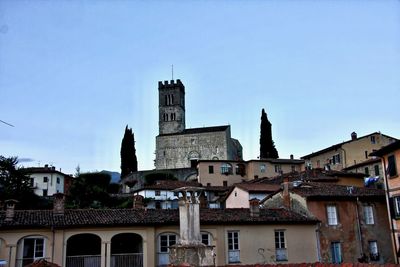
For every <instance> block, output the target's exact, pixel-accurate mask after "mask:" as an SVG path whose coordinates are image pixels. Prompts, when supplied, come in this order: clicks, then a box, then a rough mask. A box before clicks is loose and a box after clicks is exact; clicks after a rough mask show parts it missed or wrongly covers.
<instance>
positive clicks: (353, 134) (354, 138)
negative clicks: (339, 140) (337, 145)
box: [351, 132, 357, 140]
mask: <svg viewBox="0 0 400 267" xmlns="http://www.w3.org/2000/svg"><path fill="white" fill-rule="evenodd" d="M356 139H357V133H356V132H352V133H351V140H356Z"/></svg>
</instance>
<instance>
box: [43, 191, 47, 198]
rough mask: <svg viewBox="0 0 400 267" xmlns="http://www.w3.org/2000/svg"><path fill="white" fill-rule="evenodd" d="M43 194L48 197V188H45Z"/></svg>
mask: <svg viewBox="0 0 400 267" xmlns="http://www.w3.org/2000/svg"><path fill="white" fill-rule="evenodd" d="M43 196H44V197H47V189H43Z"/></svg>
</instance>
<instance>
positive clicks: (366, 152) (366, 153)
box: [364, 150, 368, 159]
mask: <svg viewBox="0 0 400 267" xmlns="http://www.w3.org/2000/svg"><path fill="white" fill-rule="evenodd" d="M364 153H365V158H366V159H367V158H368V151H367V150H365V152H364Z"/></svg>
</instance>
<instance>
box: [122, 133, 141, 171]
mask: <svg viewBox="0 0 400 267" xmlns="http://www.w3.org/2000/svg"><path fill="white" fill-rule="evenodd" d="M136 171H137V158H136V149H135V137H134V135H133V132H132V128H128V125H126V127H125V134H124V137H123V138H122V142H121V179H122V178H123V177H125V176H126V175H128V174H130V173H132V172H136Z"/></svg>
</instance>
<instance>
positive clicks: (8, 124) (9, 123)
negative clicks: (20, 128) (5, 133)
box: [0, 120, 15, 127]
mask: <svg viewBox="0 0 400 267" xmlns="http://www.w3.org/2000/svg"><path fill="white" fill-rule="evenodd" d="M0 122H2V123H4V124H7V125H8V126H11V127H15V126H14V125H12V124H10V123H8V122H5V121H2V120H0Z"/></svg>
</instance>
